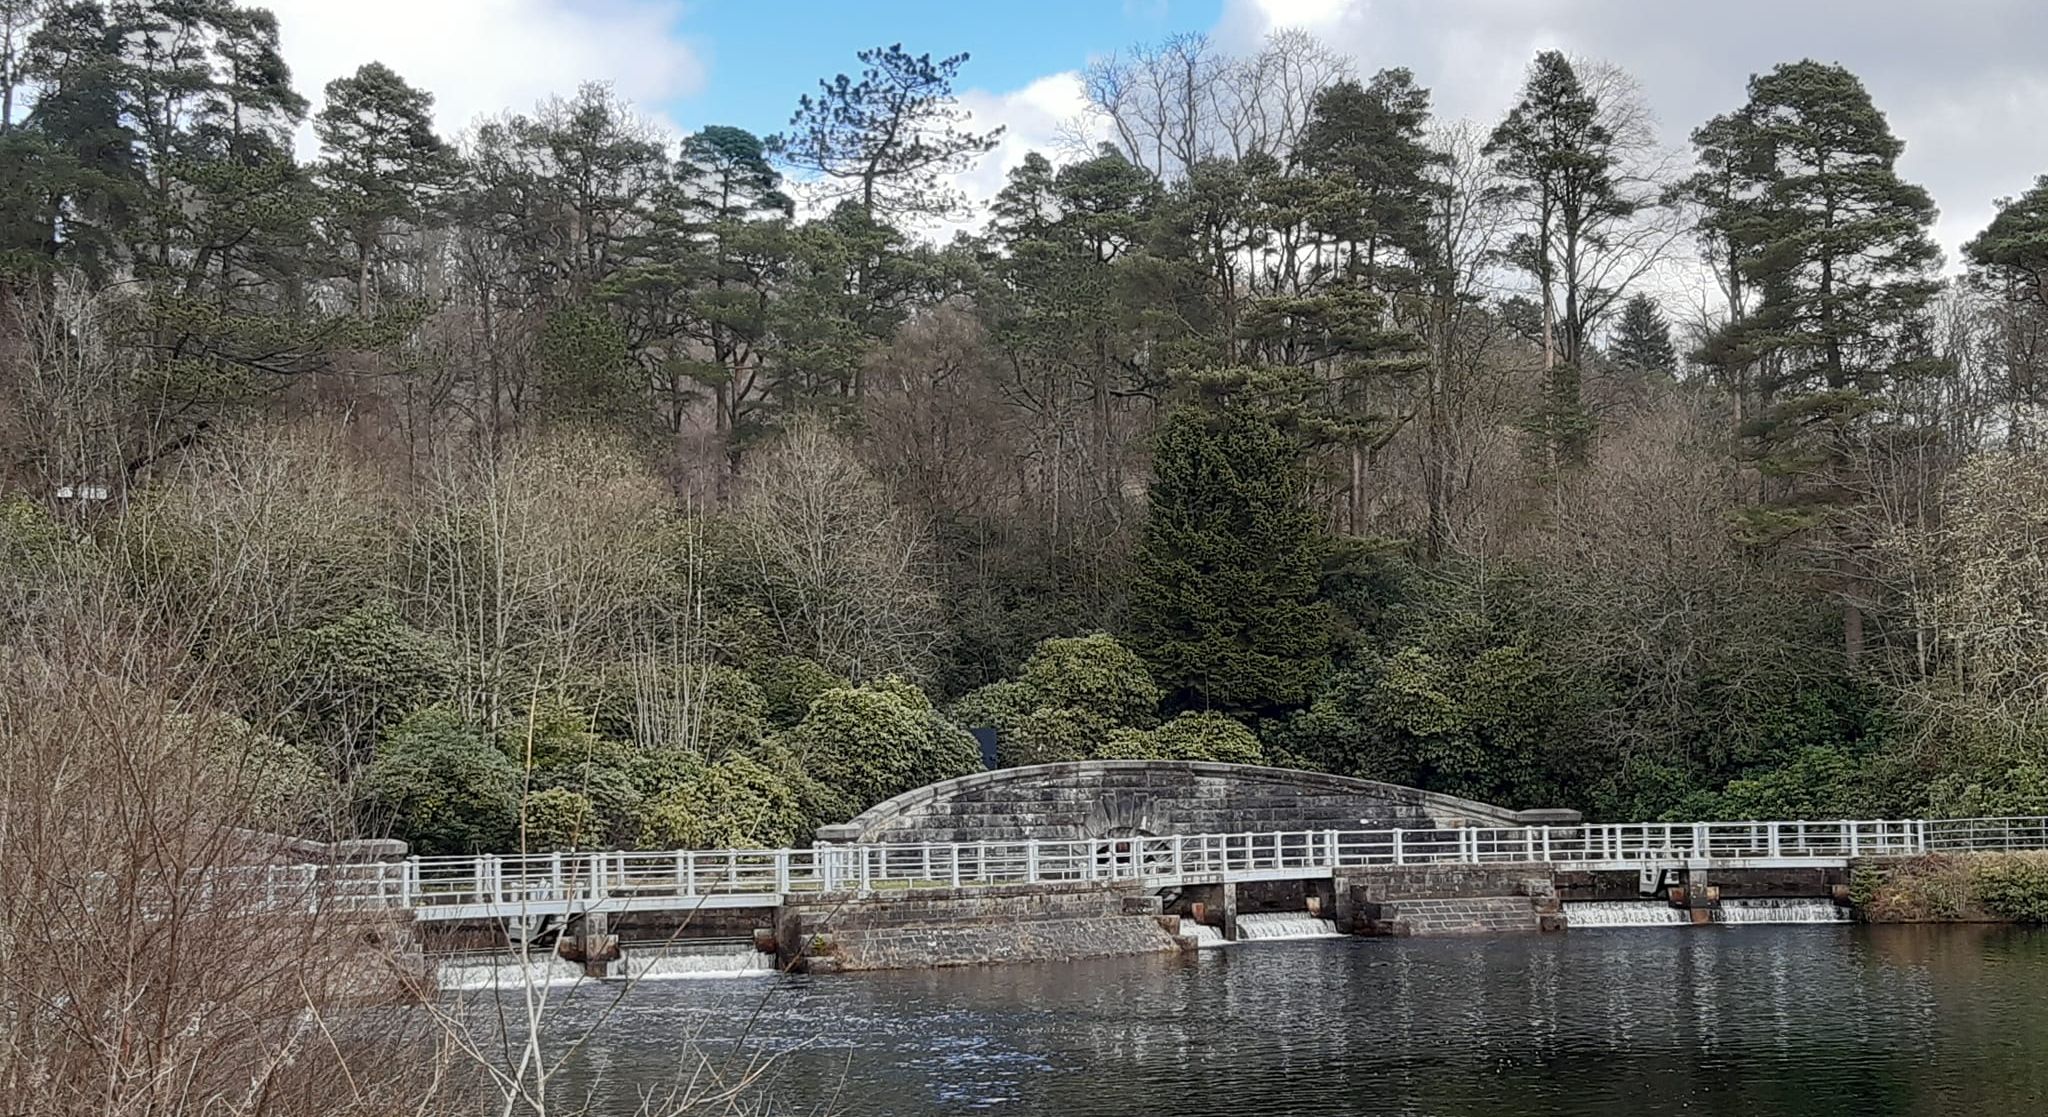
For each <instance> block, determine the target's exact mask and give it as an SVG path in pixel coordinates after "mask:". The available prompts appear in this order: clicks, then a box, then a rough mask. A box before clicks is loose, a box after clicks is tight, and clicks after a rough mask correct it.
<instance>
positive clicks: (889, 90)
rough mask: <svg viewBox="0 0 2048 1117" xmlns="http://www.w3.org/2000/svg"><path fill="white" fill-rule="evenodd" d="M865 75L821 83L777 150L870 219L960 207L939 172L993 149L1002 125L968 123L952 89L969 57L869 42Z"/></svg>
mask: <svg viewBox="0 0 2048 1117" xmlns="http://www.w3.org/2000/svg"><path fill="white" fill-rule="evenodd" d="M859 58H860V61H861V65H862V66H863V67H864V69H863V70H862V71H861V75H860V80H858V81H855V80H854V79H852V78H849V77H847V76H846V75H845V74H840V75H838V76H836V77H834V78H833V79H832V80H831V81H820V82H819V83H818V94H817V96H815V97H812V96H810V95H808V94H806V95H805V96H804V97H803V98H801V99H800V100H799V101H798V102H797V107H796V113H795V115H793V116H791V117H790V118H789V131H787V132H785V133H783V134H782V135H780V136H777V137H775V139H774V141H773V146H774V150H775V152H776V153H777V154H778V155H779V156H780V157H781V158H782V159H783V161H784V162H786V163H788V164H789V165H790V166H792V167H795V168H797V169H798V170H801V171H805V172H808V173H811V174H815V175H817V176H819V177H820V179H821V180H822V183H821V185H822V187H823V193H824V195H825V196H826V197H827V198H851V199H852V200H853V201H855V202H857V203H859V205H860V208H861V211H862V212H863V213H865V214H866V215H867V216H869V217H870V218H875V219H881V220H898V219H903V218H917V217H937V216H943V215H945V214H947V213H950V212H953V211H954V210H956V209H957V208H958V207H959V198H958V197H957V196H956V195H955V194H954V192H952V191H951V190H949V189H947V188H946V187H944V186H943V185H941V183H940V181H939V180H940V178H941V177H942V176H944V175H947V174H950V173H953V172H955V171H961V170H965V169H966V168H967V167H968V166H969V165H970V164H972V163H973V161H974V160H975V159H977V158H979V157H980V156H982V155H983V154H986V153H987V152H989V151H991V150H993V149H994V148H995V146H996V142H997V141H998V140H999V139H1001V138H1002V134H1003V130H1002V129H1001V128H997V129H995V130H993V131H990V132H981V133H975V132H969V131H964V130H962V129H961V128H960V127H959V125H960V124H962V123H964V122H965V121H966V119H967V113H966V112H965V110H963V109H961V108H960V107H959V106H958V104H957V103H956V102H955V100H954V98H953V79H954V78H955V76H957V75H958V74H959V72H960V67H961V65H962V64H963V63H965V62H966V61H967V56H966V55H964V54H956V55H953V56H951V57H948V58H941V59H938V60H936V61H934V60H933V59H932V56H931V55H929V54H919V55H912V54H910V53H908V52H906V51H905V50H904V49H903V47H902V45H901V44H896V45H892V46H888V47H877V48H875V49H873V50H864V51H861V52H860V55H859Z"/></svg>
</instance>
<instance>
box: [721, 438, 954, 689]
mask: <svg viewBox="0 0 2048 1117" xmlns="http://www.w3.org/2000/svg"><path fill="white" fill-rule="evenodd" d="M734 511H735V519H736V521H737V522H736V524H735V527H736V529H737V532H738V536H739V538H738V543H739V548H740V551H741V554H742V555H743V558H744V561H745V563H746V564H747V568H748V569H749V571H750V572H751V576H752V577H751V580H752V583H753V585H752V587H751V595H750V596H754V599H755V600H758V601H759V602H760V603H761V604H762V606H763V609H764V612H766V613H767V614H768V616H770V617H772V618H773V621H774V625H775V629H776V633H777V637H778V639H779V643H780V646H781V647H782V648H784V649H787V650H788V651H790V652H791V653H793V654H796V655H801V656H805V657H808V658H810V659H812V660H815V661H816V662H817V663H819V664H822V665H823V666H824V667H826V668H827V669H829V670H831V671H833V672H835V673H837V674H840V675H844V676H847V677H850V678H853V679H855V680H861V679H867V678H874V677H877V676H880V675H884V674H888V673H890V672H915V671H919V670H923V669H925V668H926V667H927V666H928V664H929V656H930V653H931V643H932V638H933V637H934V636H935V635H936V633H937V626H938V617H937V602H936V600H935V597H934V592H933V589H932V586H931V583H930V580H929V577H928V567H927V562H928V560H927V558H926V548H927V546H928V538H927V535H926V531H925V527H924V525H923V524H922V523H920V522H918V520H917V519H916V517H914V516H913V515H912V514H910V513H909V512H907V511H906V510H904V509H901V508H898V507H895V506H894V505H892V504H891V502H890V499H889V494H888V491H887V490H886V489H885V488H883V486H882V485H881V484H880V483H879V482H877V481H876V480H875V478H874V477H873V476H872V475H871V474H870V473H869V472H868V471H867V468H866V466H864V465H863V464H862V463H861V462H860V461H859V459H858V458H857V457H856V456H855V455H854V452H853V447H852V445H851V444H850V443H849V442H848V441H847V440H846V439H844V438H842V437H840V436H838V435H836V434H833V433H832V432H831V431H830V430H828V429H826V428H825V427H824V426H823V425H822V424H820V423H817V422H815V421H814V422H810V423H805V424H803V425H800V426H798V427H796V428H795V429H793V430H791V431H790V432H789V433H788V434H786V435H785V436H783V438H782V439H781V441H780V442H778V443H777V444H776V446H775V447H774V448H773V449H771V450H768V451H764V452H762V453H761V454H759V455H756V456H755V458H754V459H753V462H752V465H751V466H750V468H749V470H748V472H747V473H745V474H743V475H742V477H741V490H740V493H739V495H738V498H737V501H736V505H735V509H734Z"/></svg>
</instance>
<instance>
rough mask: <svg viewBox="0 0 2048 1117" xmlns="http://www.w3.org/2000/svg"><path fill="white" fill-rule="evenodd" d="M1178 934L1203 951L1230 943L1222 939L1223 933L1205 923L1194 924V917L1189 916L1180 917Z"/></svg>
mask: <svg viewBox="0 0 2048 1117" xmlns="http://www.w3.org/2000/svg"><path fill="white" fill-rule="evenodd" d="M1180 933H1181V934H1183V935H1185V936H1187V937H1188V938H1191V939H1193V940H1195V945H1196V946H1197V947H1199V948H1201V949H1203V950H1207V949H1209V948H1210V947H1212V946H1222V945H1223V944H1224V943H1226V942H1229V941H1230V940H1228V939H1226V938H1224V937H1223V932H1221V931H1219V930H1217V929H1216V928H1214V927H1211V926H1209V925H1208V924H1207V923H1197V922H1195V919H1194V917H1193V916H1190V915H1183V916H1181V917H1180Z"/></svg>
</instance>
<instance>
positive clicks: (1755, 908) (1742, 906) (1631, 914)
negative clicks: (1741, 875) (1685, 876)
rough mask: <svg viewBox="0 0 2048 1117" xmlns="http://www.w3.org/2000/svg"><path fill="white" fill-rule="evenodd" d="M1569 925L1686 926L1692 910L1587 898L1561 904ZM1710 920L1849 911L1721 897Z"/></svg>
mask: <svg viewBox="0 0 2048 1117" xmlns="http://www.w3.org/2000/svg"><path fill="white" fill-rule="evenodd" d="M1564 912H1565V923H1566V925H1567V926H1571V927H1689V926H1691V925H1692V913H1691V912H1688V911H1686V910H1685V909H1683V908H1674V907H1672V906H1671V905H1670V904H1667V903H1665V902H1664V901H1662V900H1588V901H1584V902H1580V903H1567V904H1566V905H1564ZM1707 918H1708V922H1710V923H1846V922H1848V921H1849V912H1848V910H1847V909H1845V908H1840V907H1837V906H1835V904H1834V902H1833V901H1831V900H1818V899H1786V900H1723V901H1721V905H1720V906H1719V907H1716V908H1713V909H1710V914H1709V915H1708V917H1707Z"/></svg>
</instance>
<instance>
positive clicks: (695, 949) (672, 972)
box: [614, 942, 775, 981]
mask: <svg viewBox="0 0 2048 1117" xmlns="http://www.w3.org/2000/svg"><path fill="white" fill-rule="evenodd" d="M623 962H624V965H625V971H626V972H625V975H624V976H625V978H626V980H628V981H674V980H678V979H681V978H707V977H768V976H771V975H773V974H774V973H775V956H774V955H773V954H763V953H761V952H760V951H758V950H755V949H754V944H753V943H750V942H739V943H703V944H696V943H688V944H685V943H677V944H674V945H668V946H657V947H648V948H642V949H637V950H636V949H633V948H631V947H629V948H627V950H626V951H625V957H624V959H623ZM616 972H617V970H616V968H614V973H616Z"/></svg>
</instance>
